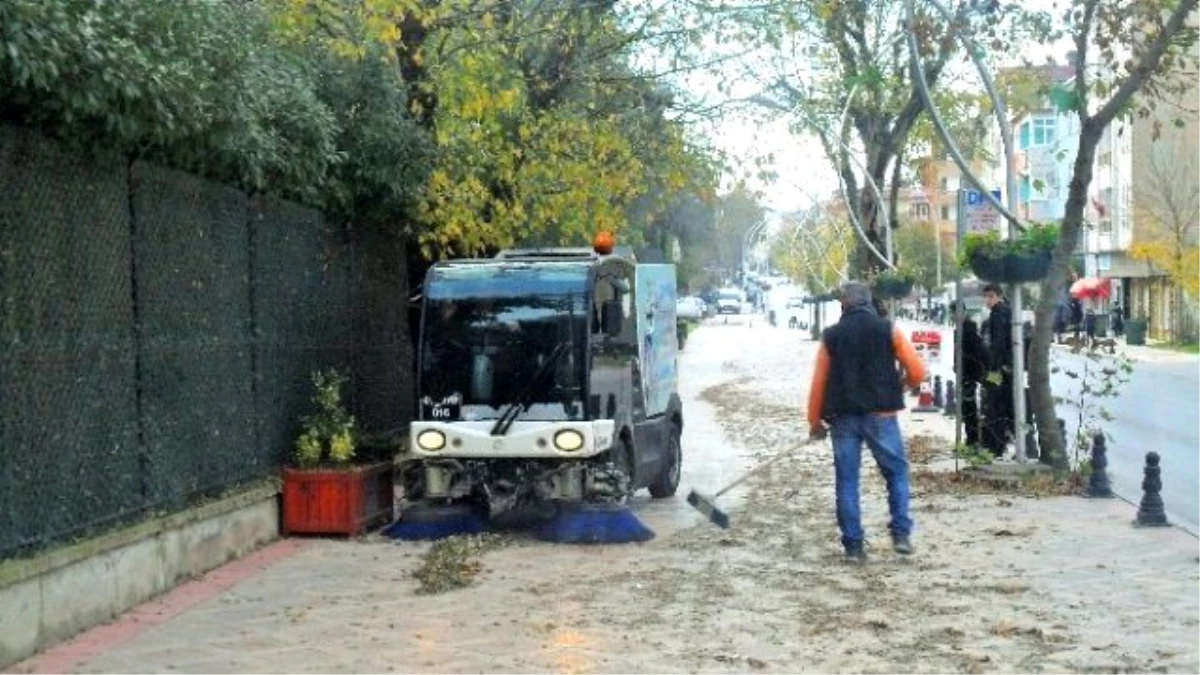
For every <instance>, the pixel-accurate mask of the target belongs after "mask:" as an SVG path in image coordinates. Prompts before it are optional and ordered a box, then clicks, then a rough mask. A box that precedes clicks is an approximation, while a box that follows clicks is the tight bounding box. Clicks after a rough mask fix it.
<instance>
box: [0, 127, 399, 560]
mask: <svg viewBox="0 0 1200 675" xmlns="http://www.w3.org/2000/svg"><path fill="white" fill-rule="evenodd" d="M356 239H357V240H356ZM405 294H406V279H405V270H404V256H403V248H402V246H400V245H399V244H398V243H396V242H395V241H394V238H391V237H388V236H386V235H384V234H382V233H378V232H372V233H370V234H369V235H363V236H356V237H355V238H351V237H349V236H347V234H346V231H345V230H344V229H343V228H341V227H333V226H331V225H329V224H327V223H325V222H324V220H323V218H322V217H321V215H320V214H319V213H317V212H314V211H312V210H310V209H305V208H302V207H299V206H296V205H294V204H290V203H287V202H282V201H279V200H274V199H268V198H260V197H254V198H247V197H246V196H245V195H243V194H242V193H240V192H238V191H236V190H232V189H230V188H227V187H224V186H220V185H216V184H213V183H210V182H207V181H203V180H200V179H197V178H195V177H193V176H190V175H187V174H184V173H180V172H176V171H170V170H165V169H161V168H158V167H154V166H152V165H148V164H143V163H140V162H135V163H133V164H132V166H131V165H130V164H129V163H128V162H127V160H126V159H125V158H123V157H120V156H117V155H103V154H100V155H94V156H88V155H84V154H81V153H77V152H75V151H68V150H64V149H63V148H62V147H61V146H60V145H59V144H58V143H56V142H54V141H51V140H47V139H45V138H42V137H39V136H37V135H34V134H32V133H29V132H27V131H23V130H19V129H14V128H11V127H0V557H9V556H12V555H20V554H23V553H28V552H32V551H35V550H37V549H40V548H44V547H45V546H47V545H50V544H55V543H59V542H64V541H69V540H73V539H76V538H82V537H86V536H89V535H91V534H94V533H95V532H97V531H99V530H102V529H104V528H106V527H110V526H113V525H117V524H121V523H126V522H130V521H133V520H136V519H138V518H142V517H145V516H146V515H148V514H151V513H157V512H165V511H172V510H177V509H179V508H183V507H185V506H188V505H189V504H192V503H194V502H195V501H196V500H198V499H201V498H204V497H207V496H212V495H214V494H217V493H220V492H222V491H224V490H226V489H228V488H230V487H234V486H236V485H238V484H239V483H244V482H247V481H252V480H256V479H259V478H262V477H265V476H269V475H272V474H273V473H274V472H276V471H277V470H278V468H279V466H280V465H281V463H282V462H283V461H285V460H286V458H287V457H288V453H289V452H290V449H291V447H292V443H293V441H294V439H295V438H296V435H297V433H298V429H299V417H300V415H302V414H303V413H304V412H306V410H307V407H308V400H309V396H310V394H311V379H310V375H311V373H312V371H313V370H314V369H317V368H325V367H329V366H339V367H342V368H346V369H349V370H350V371H351V372H352V373H353V375H354V378H353V382H354V385H353V391H352V392H350V394H351V395H350V405H351V408H352V410H353V411H354V412H355V413H356V414H357V415H358V417H359V418H360V420H361V422H362V424H363V426H364V428H365V429H367V430H368V431H383V430H391V429H396V428H400V427H402V426H403V425H404V423H405V422H406V421H407V418H408V414H409V411H410V409H411V397H412V394H411V392H410V391H409V383H410V358H411V355H410V348H409V346H408V330H407V325H406V317H405V314H404V310H405Z"/></svg>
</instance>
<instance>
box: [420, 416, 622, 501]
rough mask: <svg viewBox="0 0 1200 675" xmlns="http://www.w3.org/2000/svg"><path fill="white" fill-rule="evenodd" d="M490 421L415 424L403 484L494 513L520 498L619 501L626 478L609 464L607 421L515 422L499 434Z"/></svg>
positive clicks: (424, 495) (426, 494)
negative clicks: (478, 503) (473, 502)
mask: <svg viewBox="0 0 1200 675" xmlns="http://www.w3.org/2000/svg"><path fill="white" fill-rule="evenodd" d="M493 424H494V423H493V422H485V421H481V422H424V421H422V422H414V423H413V428H412V432H411V435H412V438H411V440H412V443H411V448H410V452H409V453H408V455H407V456H406V457H405V458H404V462H403V464H402V471H401V477H402V484H403V488H404V492H405V494H406V496H408V497H409V498H412V499H437V500H446V499H448V500H466V499H472V500H476V501H482V502H484V503H486V504H487V507H488V511H489V512H490V514H491V515H493V516H495V515H498V514H500V513H503V512H505V511H508V510H510V509H512V508H513V507H515V506H516V505H517V504H518V503H520V502H522V501H525V502H545V501H579V500H606V499H617V498H619V497H620V496H621V495H624V494H625V493H626V492H627V488H628V476H626V475H624V473H622V471H621V470H620V469H619V468H617V467H616V466H614V465H613V464H612V463H611V461H610V459H609V457H608V455H607V451H608V450H609V449H610V448H611V447H612V446H613V442H614V441H613V439H614V430H615V424H614V422H613V421H612V420H598V421H589V422H578V421H576V422H568V421H563V422H536V421H518V422H515V423H513V425H512V427H511V428H510V429H509V432H508V433H507V434H505V435H503V436H492V435H491V428H492V425H493Z"/></svg>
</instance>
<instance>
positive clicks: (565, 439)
mask: <svg viewBox="0 0 1200 675" xmlns="http://www.w3.org/2000/svg"><path fill="white" fill-rule="evenodd" d="M554 447H556V448H558V449H559V450H562V451H563V452H575V451H576V450H578V449H580V448H582V447H583V434H581V433H579V432H578V431H575V430H573V429H565V430H563V431H560V432H558V433H557V434H554Z"/></svg>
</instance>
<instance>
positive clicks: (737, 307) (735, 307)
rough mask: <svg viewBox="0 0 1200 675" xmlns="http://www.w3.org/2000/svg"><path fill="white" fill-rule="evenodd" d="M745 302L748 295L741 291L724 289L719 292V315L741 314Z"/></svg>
mask: <svg viewBox="0 0 1200 675" xmlns="http://www.w3.org/2000/svg"><path fill="white" fill-rule="evenodd" d="M744 302H746V294H745V293H743V292H742V291H741V290H739V289H737V288H722V289H721V290H720V291H718V292H717V313H718V314H725V313H729V314H741V313H742V303H744Z"/></svg>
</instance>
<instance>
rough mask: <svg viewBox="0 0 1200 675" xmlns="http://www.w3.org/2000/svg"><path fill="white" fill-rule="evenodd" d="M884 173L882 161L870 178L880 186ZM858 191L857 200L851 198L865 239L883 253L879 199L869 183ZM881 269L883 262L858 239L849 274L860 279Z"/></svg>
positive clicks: (875, 164)
mask: <svg viewBox="0 0 1200 675" xmlns="http://www.w3.org/2000/svg"><path fill="white" fill-rule="evenodd" d="M867 154H868V157H870V156H871V153H870V152H868V153H867ZM872 165H873V166H876V167H879V166H881V164H880V163H879V162H874V163H873V164H872ZM886 174H887V163H886V162H884V163H882V168H880V169H879V171H878V172H876V171H872V173H871V179H872V180H874V181H875V185H877V186H882V185H885V182H884V178H885V176H886ZM879 189H880V191H881V192H882V191H883V190H884V188H882V187H880V188H879ZM860 192H861V194H860V196H859V198H858V199H857V200H851V201H855V202H857V203H858V204H859V208H858V212H859V213H858V218H859V222H860V223H862V226H863V231H864V232H866V235H867V239H868V240H869V241H870V242H871V245H872V246H874V247H875V250H877V251H879V252H880V253H885V251H884V244H883V241H884V240H883V237H882V236H881V235H880V231H881V230H880V227H879V220H880V219H879V213H880V208H881V206H882V205H881V204H879V203H878V201H879V200H878V199H876V197H875V193H874V192H873V191H872V190H871V188H870V185H866V186H864V187H863V189H862V190H861V191H860ZM881 196H882V195H881ZM881 269H883V263H882V262H880V260H879V258H878V257H876V255H875V254H874V253H872V252H871V249H870V248H869V247H868V246H867V245H866V243H865V242H863V241H862V239H859V241H858V248H857V251H856V254H855V266H854V269H852V270H851V276H852V277H858V278H860V279H861V278H863V277H865V276H866V275H867V274H870V273H871V272H875V271H878V270H881Z"/></svg>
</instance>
